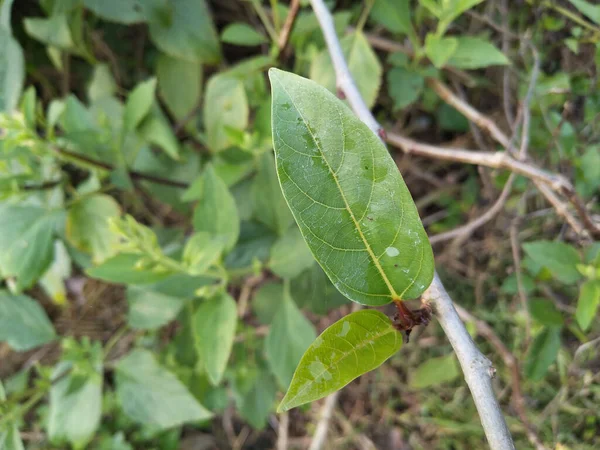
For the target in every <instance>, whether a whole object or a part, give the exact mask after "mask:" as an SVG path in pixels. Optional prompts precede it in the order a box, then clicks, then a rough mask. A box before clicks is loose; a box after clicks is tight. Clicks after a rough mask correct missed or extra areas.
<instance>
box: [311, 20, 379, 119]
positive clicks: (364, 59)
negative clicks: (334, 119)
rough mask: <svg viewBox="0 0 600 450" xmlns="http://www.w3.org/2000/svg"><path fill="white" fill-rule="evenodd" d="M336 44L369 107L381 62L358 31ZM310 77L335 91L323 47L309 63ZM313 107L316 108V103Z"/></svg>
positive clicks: (325, 51)
mask: <svg viewBox="0 0 600 450" xmlns="http://www.w3.org/2000/svg"><path fill="white" fill-rule="evenodd" d="M340 44H341V46H342V51H343V53H344V56H345V58H346V61H347V63H348V68H349V69H350V72H351V73H352V78H354V81H355V82H356V86H357V87H358V90H359V91H360V93H361V95H362V98H363V99H364V100H365V103H366V104H367V106H368V107H369V108H371V107H372V106H373V105H374V104H375V100H376V99H377V93H378V92H379V86H380V85H381V74H382V70H383V69H382V68H381V63H380V62H379V59H378V58H377V55H376V54H375V52H374V51H373V49H372V48H371V45H370V44H369V42H368V41H367V38H366V37H365V35H364V34H363V33H361V32H360V31H355V32H354V33H352V34H349V35H348V36H345V37H343V38H342V39H341V40H340ZM310 78H311V79H312V80H314V81H316V82H317V83H319V84H321V85H322V86H325V87H326V88H327V89H329V90H330V91H331V92H336V90H337V89H336V81H335V70H334V69H333V64H332V63H331V57H330V56H329V51H328V50H327V49H324V50H323V51H322V52H321V53H320V54H319V56H317V57H316V58H314V59H313V61H312V63H311V65H310ZM315 107H316V108H318V107H317V106H316V105H315Z"/></svg>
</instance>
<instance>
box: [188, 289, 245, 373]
mask: <svg viewBox="0 0 600 450" xmlns="http://www.w3.org/2000/svg"><path fill="white" fill-rule="evenodd" d="M236 324H237V308H236V303H235V300H234V299H233V298H231V296H230V295H229V294H227V293H223V294H221V295H217V296H216V297H213V298H211V299H209V300H205V301H204V302H203V303H202V304H201V305H200V306H199V307H198V310H197V311H196V314H195V315H194V330H195V333H196V346H197V348H198V353H199V354H200V358H201V359H202V362H203V364H204V368H205V369H206V373H207V374H208V378H209V380H210V382H211V383H212V384H214V385H217V384H219V383H220V382H221V379H222V378H223V373H224V372H225V367H226V366H227V360H228V359H229V355H230V353H231V348H232V347H233V338H234V337H235V327H236Z"/></svg>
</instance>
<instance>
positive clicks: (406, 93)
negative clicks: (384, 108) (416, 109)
mask: <svg viewBox="0 0 600 450" xmlns="http://www.w3.org/2000/svg"><path fill="white" fill-rule="evenodd" d="M387 82H388V92H389V94H390V97H392V100H394V109H395V110H401V109H404V108H406V107H407V106H408V105H410V104H411V103H413V102H414V101H416V100H417V99H418V98H419V96H420V95H421V92H423V88H424V87H425V78H424V77H423V75H421V74H420V73H418V72H416V71H414V70H411V69H409V68H406V67H394V68H393V69H390V70H389V71H388V73H387Z"/></svg>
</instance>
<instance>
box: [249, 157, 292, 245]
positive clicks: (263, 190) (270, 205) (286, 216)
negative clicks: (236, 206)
mask: <svg viewBox="0 0 600 450" xmlns="http://www.w3.org/2000/svg"><path fill="white" fill-rule="evenodd" d="M252 203H253V209H254V215H255V216H256V219H257V220H259V221H260V222H262V223H264V224H265V225H267V226H268V227H269V228H271V229H272V230H273V231H275V232H276V233H277V234H278V235H279V236H283V235H284V234H285V233H286V231H287V230H288V229H289V228H290V225H291V224H292V223H293V222H294V217H293V216H292V213H291V212H290V209H289V208H288V206H287V203H286V201H285V198H284V197H283V195H282V193H281V187H280V186H279V180H278V179H277V171H276V170H275V158H274V157H273V154H272V153H271V152H266V153H264V154H262V155H261V156H260V157H259V159H258V171H257V174H256V178H255V179H254V183H253V185H252Z"/></svg>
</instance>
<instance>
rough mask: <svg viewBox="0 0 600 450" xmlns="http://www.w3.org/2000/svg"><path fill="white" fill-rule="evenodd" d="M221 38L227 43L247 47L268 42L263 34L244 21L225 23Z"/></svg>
mask: <svg viewBox="0 0 600 450" xmlns="http://www.w3.org/2000/svg"><path fill="white" fill-rule="evenodd" d="M221 40H222V41H223V42H226V43H228V44H234V45H243V46H249V47H253V46H255V45H260V44H264V43H266V42H269V40H268V39H267V38H266V37H265V36H263V35H262V34H261V33H259V32H258V31H256V30H255V29H254V28H252V27H251V26H250V25H248V24H245V23H231V24H229V25H227V26H226V27H225V29H224V30H223V32H222V33H221Z"/></svg>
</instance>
